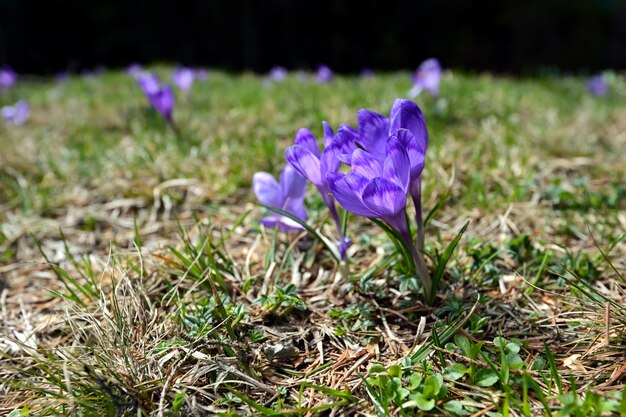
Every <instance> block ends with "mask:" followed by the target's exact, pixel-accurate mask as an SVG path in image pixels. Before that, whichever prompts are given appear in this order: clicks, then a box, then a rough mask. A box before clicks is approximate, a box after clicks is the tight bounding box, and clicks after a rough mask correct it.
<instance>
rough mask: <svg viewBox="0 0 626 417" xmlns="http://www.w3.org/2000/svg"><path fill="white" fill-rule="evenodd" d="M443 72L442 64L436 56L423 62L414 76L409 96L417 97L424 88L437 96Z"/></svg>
mask: <svg viewBox="0 0 626 417" xmlns="http://www.w3.org/2000/svg"><path fill="white" fill-rule="evenodd" d="M442 73H443V70H442V68H441V64H440V63H439V60H437V59H436V58H430V59H427V60H426V61H424V62H422V63H421V64H420V66H419V67H418V68H417V71H416V72H415V74H413V76H412V80H413V88H412V89H411V91H410V92H409V96H410V97H411V98H415V97H417V96H418V95H419V94H420V93H421V92H422V90H426V91H428V92H429V93H430V95H431V96H433V97H437V96H438V95H439V82H440V81H441V75H442Z"/></svg>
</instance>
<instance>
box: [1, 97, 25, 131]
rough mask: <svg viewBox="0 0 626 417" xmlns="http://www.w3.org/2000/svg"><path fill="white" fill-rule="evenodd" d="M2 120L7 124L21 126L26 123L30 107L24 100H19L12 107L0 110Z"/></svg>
mask: <svg viewBox="0 0 626 417" xmlns="http://www.w3.org/2000/svg"><path fill="white" fill-rule="evenodd" d="M0 113H1V114H2V118H3V119H4V120H5V121H6V122H7V123H9V124H12V125H14V126H21V125H23V124H24V123H26V120H28V117H29V116H30V106H29V105H28V103H27V102H26V101H24V100H20V101H18V102H17V103H15V104H14V105H12V106H4V107H3V108H2V109H0Z"/></svg>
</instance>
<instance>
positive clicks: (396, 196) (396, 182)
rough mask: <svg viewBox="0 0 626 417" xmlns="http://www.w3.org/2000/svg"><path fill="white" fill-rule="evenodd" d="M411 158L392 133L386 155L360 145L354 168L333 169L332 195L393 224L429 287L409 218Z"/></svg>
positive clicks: (355, 210)
mask: <svg viewBox="0 0 626 417" xmlns="http://www.w3.org/2000/svg"><path fill="white" fill-rule="evenodd" d="M411 168H412V167H411V160H410V157H409V154H408V153H407V151H406V146H405V144H404V143H403V141H402V140H401V139H400V138H399V137H396V136H391V137H389V139H388V140H387V142H386V147H385V158H384V159H382V160H381V159H380V158H379V157H378V156H375V155H372V154H371V153H369V152H367V151H365V150H363V149H357V150H355V151H354V152H353V153H352V171H351V172H349V173H348V174H344V173H341V172H330V173H328V174H327V179H328V183H329V186H330V189H331V191H332V192H333V195H334V196H335V198H336V199H337V201H338V202H339V204H341V206H342V207H343V208H345V209H346V210H348V211H350V212H352V213H355V214H357V215H359V216H365V217H369V218H374V219H380V220H382V221H384V222H385V223H387V224H388V225H389V226H391V227H392V228H394V229H395V230H396V231H397V232H398V233H399V234H400V236H401V237H402V240H403V241H404V242H405V244H406V246H407V247H408V248H409V250H410V252H411V254H412V256H413V259H414V261H415V265H416V266H417V268H418V271H419V274H420V277H421V278H422V283H423V285H424V286H425V289H426V290H427V291H430V288H429V278H428V271H427V269H426V266H425V264H424V260H423V259H422V257H421V255H420V254H419V253H418V252H417V250H416V249H415V246H414V245H413V241H412V239H411V233H410V230H409V225H408V223H407V221H406V200H407V193H408V191H409V185H410V180H411Z"/></svg>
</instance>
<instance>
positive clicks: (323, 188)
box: [285, 122, 352, 259]
mask: <svg viewBox="0 0 626 417" xmlns="http://www.w3.org/2000/svg"><path fill="white" fill-rule="evenodd" d="M323 126H324V150H323V151H322V152H320V148H319V145H318V144H317V139H316V138H315V136H314V135H313V133H311V131H310V130H308V129H300V130H299V131H298V133H297V134H296V138H295V143H294V145H293V146H290V147H289V148H287V150H286V151H285V157H286V159H287V163H288V164H289V165H291V166H292V167H293V168H294V169H295V170H296V171H297V172H298V173H299V174H300V175H302V176H303V177H304V178H306V179H307V180H308V181H309V182H310V183H311V184H313V185H314V186H315V188H317V190H318V191H319V193H320V195H321V196H322V200H323V201H324V204H325V205H326V207H328V210H329V211H330V215H331V217H332V218H333V221H334V222H335V227H336V228H337V234H338V235H339V252H340V255H341V258H342V259H345V255H346V251H347V250H348V247H350V245H351V244H352V242H351V241H350V239H348V238H346V237H345V236H344V235H343V231H342V229H341V221H340V219H339V214H338V213H337V208H336V207H335V200H334V198H333V196H332V195H331V192H330V188H329V184H328V180H327V178H326V175H327V174H328V173H329V172H336V171H338V170H339V167H340V166H341V160H340V159H339V155H341V153H342V149H344V147H345V146H346V142H347V141H348V140H349V138H350V133H351V132H352V131H351V130H350V129H348V128H346V127H340V129H339V131H338V132H337V135H335V134H334V132H333V129H332V128H331V127H330V125H329V124H328V123H326V122H323Z"/></svg>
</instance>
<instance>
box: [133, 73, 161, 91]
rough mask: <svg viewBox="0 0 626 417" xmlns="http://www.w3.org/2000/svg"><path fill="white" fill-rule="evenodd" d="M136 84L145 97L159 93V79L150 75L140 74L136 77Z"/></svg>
mask: <svg viewBox="0 0 626 417" xmlns="http://www.w3.org/2000/svg"><path fill="white" fill-rule="evenodd" d="M137 83H138V84H139V87H140V88H141V90H142V91H143V93H144V94H146V95H148V96H149V95H151V94H156V93H157V92H158V91H159V88H160V85H159V77H157V76H156V75H154V74H151V73H142V74H140V75H139V76H137Z"/></svg>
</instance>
